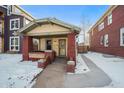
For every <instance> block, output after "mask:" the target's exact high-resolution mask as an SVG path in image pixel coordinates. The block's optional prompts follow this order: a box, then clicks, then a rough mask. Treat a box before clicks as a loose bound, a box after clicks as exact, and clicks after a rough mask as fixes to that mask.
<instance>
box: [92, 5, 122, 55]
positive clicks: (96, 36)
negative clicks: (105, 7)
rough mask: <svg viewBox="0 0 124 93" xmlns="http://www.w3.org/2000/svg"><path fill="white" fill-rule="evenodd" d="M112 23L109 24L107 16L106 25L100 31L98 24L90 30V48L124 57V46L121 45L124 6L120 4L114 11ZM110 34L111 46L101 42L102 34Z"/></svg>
mask: <svg viewBox="0 0 124 93" xmlns="http://www.w3.org/2000/svg"><path fill="white" fill-rule="evenodd" d="M112 18H113V19H112V24H110V25H107V17H106V18H105V19H104V24H105V27H104V29H103V30H101V31H98V26H96V27H95V28H94V29H93V35H92V34H91V32H90V50H92V51H96V52H102V53H108V54H113V55H118V56H123V57H124V47H121V46H120V28H122V27H124V6H123V5H121V6H118V7H116V8H115V9H114V10H113V11H112ZM105 34H108V39H109V46H108V47H104V45H101V44H100V38H101V36H103V35H105Z"/></svg>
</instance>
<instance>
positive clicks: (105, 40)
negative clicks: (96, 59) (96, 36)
mask: <svg viewBox="0 0 124 93" xmlns="http://www.w3.org/2000/svg"><path fill="white" fill-rule="evenodd" d="M108 44H109V40H108V34H105V35H104V46H105V47H108Z"/></svg>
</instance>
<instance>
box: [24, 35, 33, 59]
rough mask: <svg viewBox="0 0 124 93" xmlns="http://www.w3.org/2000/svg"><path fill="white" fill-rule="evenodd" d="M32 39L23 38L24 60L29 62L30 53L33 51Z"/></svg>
mask: <svg viewBox="0 0 124 93" xmlns="http://www.w3.org/2000/svg"><path fill="white" fill-rule="evenodd" d="M32 46H33V43H32V37H29V36H23V44H22V54H23V60H25V61H26V60H29V52H30V51H32Z"/></svg>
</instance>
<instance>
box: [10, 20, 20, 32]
mask: <svg viewBox="0 0 124 93" xmlns="http://www.w3.org/2000/svg"><path fill="white" fill-rule="evenodd" d="M15 20H18V22H19V23H18V28H13V29H12V28H11V23H12V21H15ZM18 29H20V18H14V19H10V30H18Z"/></svg>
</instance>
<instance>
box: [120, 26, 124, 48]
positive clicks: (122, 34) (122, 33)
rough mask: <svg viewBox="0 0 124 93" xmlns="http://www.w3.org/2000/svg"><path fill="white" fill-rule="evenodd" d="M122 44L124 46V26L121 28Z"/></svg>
mask: <svg viewBox="0 0 124 93" xmlns="http://www.w3.org/2000/svg"><path fill="white" fill-rule="evenodd" d="M120 46H124V28H121V29H120Z"/></svg>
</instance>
